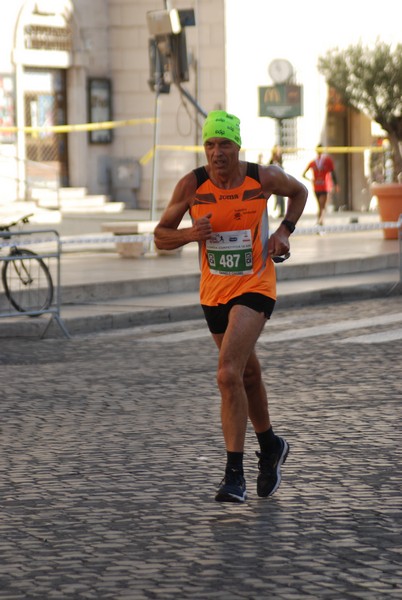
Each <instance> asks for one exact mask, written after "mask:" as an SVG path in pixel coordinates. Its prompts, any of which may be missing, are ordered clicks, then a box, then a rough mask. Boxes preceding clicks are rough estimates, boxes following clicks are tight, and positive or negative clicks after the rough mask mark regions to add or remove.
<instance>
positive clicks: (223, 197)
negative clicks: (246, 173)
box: [219, 194, 239, 200]
mask: <svg viewBox="0 0 402 600" xmlns="http://www.w3.org/2000/svg"><path fill="white" fill-rule="evenodd" d="M238 197H239V194H226V195H223V194H221V195H220V196H219V200H237V198H238Z"/></svg>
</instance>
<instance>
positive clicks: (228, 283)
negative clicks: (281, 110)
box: [190, 163, 276, 306]
mask: <svg viewBox="0 0 402 600" xmlns="http://www.w3.org/2000/svg"><path fill="white" fill-rule="evenodd" d="M194 173H195V175H196V177H197V189H196V192H195V197H194V201H193V205H192V206H191V209H190V216H191V219H192V220H193V221H194V220H196V219H199V218H201V217H203V216H205V215H207V214H208V213H212V217H211V225H212V229H213V232H214V235H213V239H212V240H207V241H203V242H200V243H199V258H200V269H201V281H200V301H201V304H205V305H207V306H217V305H218V304H226V303H227V302H229V300H231V299H232V298H235V297H237V296H240V295H241V294H245V293H248V292H256V293H259V294H263V295H264V296H268V297H270V298H273V299H274V300H276V277H275V267H274V263H273V262H272V260H271V258H270V257H269V256H268V238H269V227H268V213H267V199H266V198H265V196H264V194H263V191H262V188H261V184H260V181H259V176H258V165H257V164H255V163H247V172H246V177H245V178H244V181H243V183H242V184H241V185H240V186H239V187H237V188H233V189H229V190H225V189H221V188H218V187H216V186H215V185H214V184H213V183H212V181H211V180H210V178H209V175H208V173H207V171H206V169H205V167H199V168H198V169H194Z"/></svg>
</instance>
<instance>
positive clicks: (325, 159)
mask: <svg viewBox="0 0 402 600" xmlns="http://www.w3.org/2000/svg"><path fill="white" fill-rule="evenodd" d="M320 148H322V145H321V144H319V145H318V146H317V157H316V158H315V159H314V160H312V161H311V162H309V164H308V165H307V167H306V168H305V169H304V172H303V177H304V178H305V179H307V180H308V181H311V182H312V183H313V186H314V194H315V196H316V198H317V203H318V216H317V225H320V226H322V225H324V216H325V209H326V206H327V202H328V194H329V192H330V189H331V179H332V183H333V185H334V189H335V191H338V189H339V186H338V181H337V177H336V173H335V165H334V161H333V160H332V158H331V157H330V156H329V155H328V154H324V153H323V152H321V151H320ZM310 170H311V171H312V173H313V179H310V178H309V177H306V174H307V172H308V171H310Z"/></svg>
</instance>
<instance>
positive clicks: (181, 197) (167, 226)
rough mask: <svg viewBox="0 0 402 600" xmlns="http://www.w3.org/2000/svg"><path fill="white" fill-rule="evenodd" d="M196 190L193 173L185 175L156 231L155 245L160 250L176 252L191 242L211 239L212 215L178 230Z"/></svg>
mask: <svg viewBox="0 0 402 600" xmlns="http://www.w3.org/2000/svg"><path fill="white" fill-rule="evenodd" d="M195 190H196V180H195V176H194V174H193V173H189V174H187V175H185V176H184V177H183V178H182V179H181V180H180V181H179V182H178V184H177V185H176V187H175V189H174V192H173V195H172V199H171V200H170V202H169V204H168V206H167V207H166V209H165V211H164V213H163V214H162V216H161V218H160V221H159V223H158V225H157V226H156V227H155V231H154V241H155V245H156V247H157V248H159V249H160V250H174V249H175V248H179V247H180V246H184V245H185V244H189V243H190V242H198V241H201V240H207V239H209V238H210V237H211V234H212V227H211V222H210V218H211V215H210V214H208V215H206V216H205V217H202V218H201V219H198V220H197V221H195V222H194V223H193V225H192V226H191V227H183V228H180V229H178V227H179V225H180V223H181V221H182V219H183V217H184V215H185V214H186V212H187V211H188V210H189V208H190V199H191V198H192V197H193V196H194V193H195Z"/></svg>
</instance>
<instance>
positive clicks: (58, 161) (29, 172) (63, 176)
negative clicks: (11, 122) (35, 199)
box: [23, 68, 69, 187]
mask: <svg viewBox="0 0 402 600" xmlns="http://www.w3.org/2000/svg"><path fill="white" fill-rule="evenodd" d="M23 88H24V111H25V125H26V126H27V127H45V126H53V125H65V124H66V123H67V93H66V70H65V69H41V68H24V74H23ZM67 142H68V140H67V133H54V132H52V131H39V132H35V131H34V132H26V134H25V146H26V178H27V182H28V185H30V186H31V187H35V186H37V187H40V186H44V187H52V186H53V184H54V185H55V187H59V186H61V187H66V186H68V185H69V169H68V149H67Z"/></svg>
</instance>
